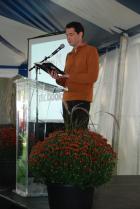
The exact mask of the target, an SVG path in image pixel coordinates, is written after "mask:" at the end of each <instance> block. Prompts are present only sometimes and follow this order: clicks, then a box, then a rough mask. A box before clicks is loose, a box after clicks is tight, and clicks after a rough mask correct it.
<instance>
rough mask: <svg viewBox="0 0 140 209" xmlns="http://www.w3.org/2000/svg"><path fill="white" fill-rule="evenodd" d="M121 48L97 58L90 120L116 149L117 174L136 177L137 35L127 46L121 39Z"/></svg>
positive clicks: (139, 145) (139, 115)
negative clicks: (97, 63)
mask: <svg viewBox="0 0 140 209" xmlns="http://www.w3.org/2000/svg"><path fill="white" fill-rule="evenodd" d="M121 45H122V46H123V47H122V48H120V49H116V50H114V51H111V52H107V53H106V54H104V55H103V56H101V58H100V76H99V79H98V81H97V82H96V85H95V89H94V101H93V103H92V106H91V119H92V121H93V123H95V124H96V129H97V131H98V132H100V133H101V134H102V135H104V136H105V137H106V138H108V139H109V143H111V144H112V145H113V146H114V148H115V149H116V152H117V154H118V163H117V174H118V175H138V174H140V155H139V153H140V127H139V124H140V92H139V90H138V89H139V83H140V71H139V66H140V34H139V35H137V36H134V37H132V38H128V42H127V38H124V39H122V43H121ZM120 64H121V65H120ZM118 78H119V80H118ZM120 88H121V89H120ZM116 98H117V100H118V101H119V102H118V101H116ZM116 110H117V111H118V110H119V111H120V112H119V113H118V112H117V111H116ZM111 114H112V115H114V116H115V118H116V119H117V122H116V121H115V118H114V117H113V116H111ZM117 123H119V128H118V126H117ZM116 133H117V134H116ZM116 145H117V146H116Z"/></svg>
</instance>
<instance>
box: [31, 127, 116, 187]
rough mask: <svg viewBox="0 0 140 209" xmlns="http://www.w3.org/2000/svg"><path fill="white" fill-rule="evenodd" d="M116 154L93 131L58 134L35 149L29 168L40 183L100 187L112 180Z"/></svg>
mask: <svg viewBox="0 0 140 209" xmlns="http://www.w3.org/2000/svg"><path fill="white" fill-rule="evenodd" d="M115 164H116V153H115V152H114V151H113V149H112V147H111V145H110V144H108V143H107V139H105V138H104V137H102V136H101V135H100V134H98V133H96V132H92V131H90V130H83V129H81V130H76V129H75V130H65V131H56V132H53V133H51V134H50V135H49V137H48V138H46V139H45V140H44V141H39V142H38V143H37V144H36V145H34V147H33V148H32V150H31V153H30V157H29V169H30V171H31V172H32V175H33V176H34V177H35V179H36V180H37V181H40V182H43V183H46V184H49V183H59V184H69V185H77V186H79V187H81V188H91V187H97V186H99V185H102V184H104V183H106V182H107V181H109V180H110V179H111V177H112V175H113V169H114V167H115Z"/></svg>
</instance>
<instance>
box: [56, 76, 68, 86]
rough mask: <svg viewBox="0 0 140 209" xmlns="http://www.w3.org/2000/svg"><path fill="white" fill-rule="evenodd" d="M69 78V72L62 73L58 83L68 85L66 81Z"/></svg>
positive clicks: (57, 80)
mask: <svg viewBox="0 0 140 209" xmlns="http://www.w3.org/2000/svg"><path fill="white" fill-rule="evenodd" d="M68 78H69V75H68V74H65V75H61V76H59V77H58V78H57V79H56V83H57V84H59V85H60V86H63V87H67V84H66V82H67V79H68Z"/></svg>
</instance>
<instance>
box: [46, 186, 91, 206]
mask: <svg viewBox="0 0 140 209" xmlns="http://www.w3.org/2000/svg"><path fill="white" fill-rule="evenodd" d="M47 189H48V199H49V206H50V209H91V208H92V203H93V194H94V189H93V188H88V189H81V188H79V187H76V186H73V185H62V184H49V185H47Z"/></svg>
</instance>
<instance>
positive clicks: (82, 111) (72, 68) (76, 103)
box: [51, 22, 99, 128]
mask: <svg viewBox="0 0 140 209" xmlns="http://www.w3.org/2000/svg"><path fill="white" fill-rule="evenodd" d="M66 36H67V41H68V43H69V44H70V45H71V46H73V50H72V51H71V52H70V53H68V55H67V58H66V64H65V75H62V76H59V75H58V74H56V73H55V72H52V73H51V76H52V77H53V78H55V79H56V82H57V83H58V84H59V85H61V86H64V87H67V88H68V91H65V92H64V94H63V118H64V123H65V127H68V128H70V127H71V128H87V127H88V121H89V110H90V103H91V101H92V96H93V84H94V82H95V81H96V80H97V77H98V70H99V63H98V52H97V49H96V48H95V47H94V46H90V45H88V44H86V43H85V42H84V40H83V37H84V28H83V26H82V24H81V23H79V22H71V23H69V24H67V25H66Z"/></svg>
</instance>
